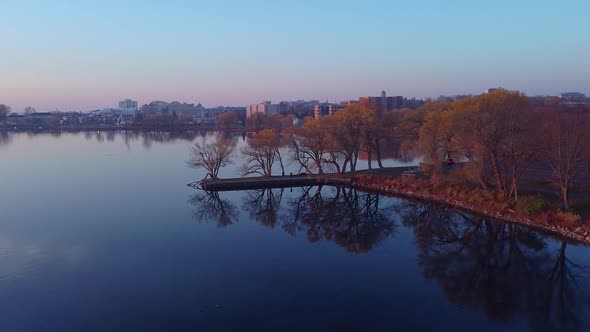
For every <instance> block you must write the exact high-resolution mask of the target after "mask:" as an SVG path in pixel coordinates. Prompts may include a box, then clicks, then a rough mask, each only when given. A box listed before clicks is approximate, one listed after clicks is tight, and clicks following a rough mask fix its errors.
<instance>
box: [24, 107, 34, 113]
mask: <svg viewBox="0 0 590 332" xmlns="http://www.w3.org/2000/svg"><path fill="white" fill-rule="evenodd" d="M35 112H36V110H35V108H34V107H32V106H27V107H25V114H26V115H31V114H33V113H35Z"/></svg>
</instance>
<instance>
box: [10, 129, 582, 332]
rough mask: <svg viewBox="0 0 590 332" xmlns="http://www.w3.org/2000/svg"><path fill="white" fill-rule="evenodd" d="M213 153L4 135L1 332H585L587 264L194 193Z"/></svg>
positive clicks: (142, 139) (475, 237)
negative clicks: (197, 162) (192, 156)
mask: <svg viewBox="0 0 590 332" xmlns="http://www.w3.org/2000/svg"><path fill="white" fill-rule="evenodd" d="M214 139H215V134H214V133H209V134H207V133H196V134H174V135H173V134H168V133H124V132H89V133H78V134H72V133H64V134H26V133H18V134H8V133H0V188H1V190H0V312H1V314H0V331H439V330H448V331H474V330H475V331H480V332H481V331H589V330H590V307H589V304H590V279H589V276H590V271H589V269H590V248H588V247H585V246H579V245H575V244H572V243H567V242H564V241H562V240H560V239H556V238H554V237H551V236H547V235H545V234H541V233H538V232H535V231H531V230H527V229H525V228H522V227H517V226H514V225H508V224H502V223H499V222H494V221H491V220H484V219H481V218H479V217H475V216H472V215H469V214H465V213H462V212H458V211H456V210H453V209H451V208H446V207H444V206H440V205H433V204H427V203H420V202H415V201H408V200H404V199H398V198H391V197H385V196H380V195H376V194H369V193H363V192H360V191H355V190H351V189H344V188H333V187H322V188H319V187H312V188H292V189H282V190H279V189H277V190H262V191H244V192H222V193H219V194H215V193H207V192H203V191H199V190H195V189H193V188H191V187H188V186H187V184H188V183H190V182H193V181H195V180H198V179H200V178H202V177H203V176H204V174H205V173H204V172H203V171H202V170H196V169H192V168H189V167H187V163H186V161H187V160H188V159H189V147H190V146H191V144H192V143H194V142H201V141H211V140H214ZM245 139H247V138H246V136H245V135H237V136H236V137H235V140H236V144H237V145H238V149H239V147H240V146H243V144H244V140H245ZM386 164H387V165H398V164H400V165H401V164H403V163H398V162H396V161H391V160H390V161H387V163H386ZM240 166H241V164H240V162H239V161H237V162H236V163H234V164H233V165H231V166H229V167H227V168H226V169H224V170H222V173H221V176H222V177H230V176H231V177H234V176H237V175H238V173H239V169H240ZM359 167H363V163H359Z"/></svg>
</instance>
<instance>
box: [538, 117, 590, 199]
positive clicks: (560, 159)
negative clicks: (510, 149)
mask: <svg viewBox="0 0 590 332" xmlns="http://www.w3.org/2000/svg"><path fill="white" fill-rule="evenodd" d="M546 129H547V130H546V135H544V137H545V144H544V151H543V152H544V154H545V160H547V162H548V163H549V166H550V167H551V169H552V171H553V175H554V178H555V180H556V181H557V184H558V185H559V188H560V192H561V198H562V202H563V207H564V208H565V209H569V207H570V204H569V192H570V187H571V185H572V182H573V181H574V180H575V178H576V176H577V175H578V174H579V173H580V172H581V168H582V163H583V162H584V161H586V160H588V158H589V155H590V132H589V131H590V126H589V123H588V119H587V115H586V116H584V115H583V114H581V113H579V112H575V113H557V115H556V116H555V119H554V120H552V121H548V124H547V128H546Z"/></svg>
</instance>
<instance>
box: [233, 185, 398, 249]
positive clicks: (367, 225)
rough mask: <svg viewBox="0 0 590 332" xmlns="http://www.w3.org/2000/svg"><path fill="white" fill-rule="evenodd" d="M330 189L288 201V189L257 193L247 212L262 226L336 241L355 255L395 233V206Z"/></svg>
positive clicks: (301, 192)
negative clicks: (393, 211) (393, 215)
mask: <svg viewBox="0 0 590 332" xmlns="http://www.w3.org/2000/svg"><path fill="white" fill-rule="evenodd" d="M326 189H328V188H326ZM329 189H333V191H332V190H322V187H307V188H298V189H296V191H299V193H298V194H295V195H288V196H290V197H291V198H290V199H288V200H285V199H284V198H283V196H285V190H284V189H263V190H253V191H249V192H248V193H247V194H246V197H245V198H244V204H243V208H244V210H245V211H248V212H249V213H250V216H251V218H252V219H254V220H256V221H257V222H258V223H260V224H261V225H264V226H267V227H270V228H274V227H276V226H277V225H278V224H280V226H281V227H282V228H283V230H285V231H286V232H287V233H289V234H290V235H292V236H295V235H297V233H298V232H303V233H304V234H305V235H306V237H307V239H308V240H309V241H310V242H318V241H322V240H325V241H333V242H335V243H337V244H338V245H339V246H341V247H343V248H346V250H348V251H349V252H352V253H364V252H368V251H370V250H371V249H372V248H373V247H374V246H375V245H377V244H378V243H379V242H380V241H381V240H383V239H384V238H386V237H388V236H390V235H391V234H392V233H393V231H394V229H395V224H394V222H393V221H392V219H391V218H390V216H391V211H392V209H393V208H392V205H390V206H385V205H384V204H383V203H381V204H380V200H379V195H376V194H369V193H360V192H358V191H356V190H353V189H345V188H329ZM293 196H294V197H293ZM283 205H284V206H283Z"/></svg>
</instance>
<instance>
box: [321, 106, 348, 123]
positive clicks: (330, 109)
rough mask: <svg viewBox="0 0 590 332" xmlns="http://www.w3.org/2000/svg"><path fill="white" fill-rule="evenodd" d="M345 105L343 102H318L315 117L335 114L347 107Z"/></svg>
mask: <svg viewBox="0 0 590 332" xmlns="http://www.w3.org/2000/svg"><path fill="white" fill-rule="evenodd" d="M345 107H346V106H345V105H342V104H329V103H324V104H317V105H315V107H314V112H313V117H314V118H315V119H316V120H317V119H319V118H321V117H323V116H326V115H334V114H336V112H338V111H339V110H341V109H343V108H345Z"/></svg>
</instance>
